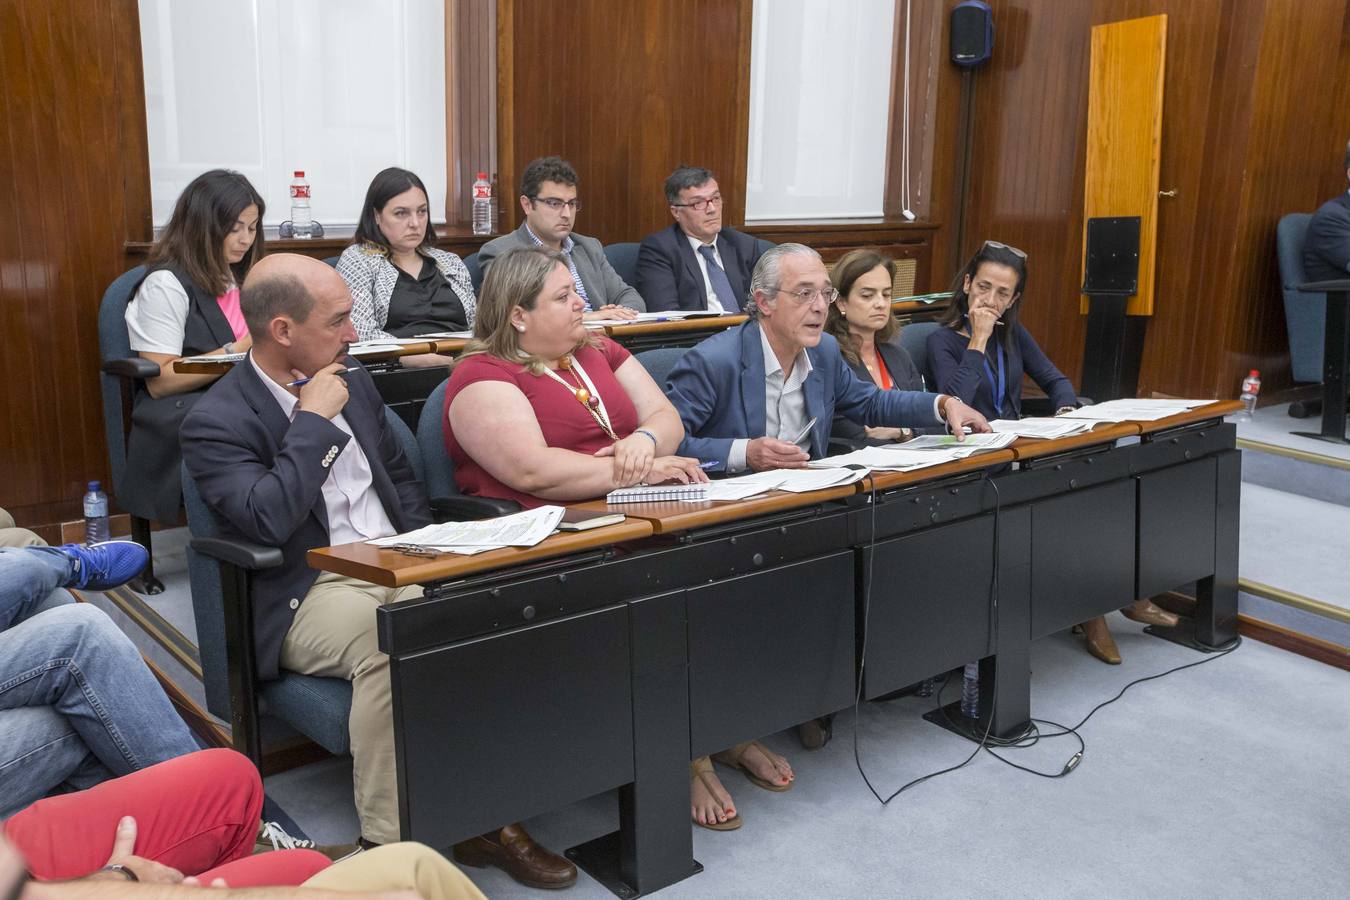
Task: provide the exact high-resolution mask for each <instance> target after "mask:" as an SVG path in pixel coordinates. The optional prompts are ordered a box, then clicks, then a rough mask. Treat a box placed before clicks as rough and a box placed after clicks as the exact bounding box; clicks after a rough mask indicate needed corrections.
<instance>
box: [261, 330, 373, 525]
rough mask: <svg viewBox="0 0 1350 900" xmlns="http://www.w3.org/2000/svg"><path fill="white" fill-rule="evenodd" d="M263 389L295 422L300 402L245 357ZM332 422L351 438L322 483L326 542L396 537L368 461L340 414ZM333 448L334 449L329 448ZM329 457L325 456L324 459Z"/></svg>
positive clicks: (339, 452)
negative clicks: (326, 531)
mask: <svg viewBox="0 0 1350 900" xmlns="http://www.w3.org/2000/svg"><path fill="white" fill-rule="evenodd" d="M248 361H249V364H250V365H252V366H253V369H254V371H255V372H257V373H258V377H259V378H261V379H262V383H263V384H265V385H267V390H268V391H269V392H271V394H272V396H273V397H274V398H276V401H277V403H278V404H279V405H280V406H281V411H282V412H283V413H285V414H286V418H287V419H289V420H291V421H292V422H294V421H295V408H296V406H298V405H299V403H300V399H299V398H298V397H296V396H295V395H294V394H292V393H291V392H290V391H288V390H286V388H284V387H282V386H281V385H279V384H277V383H276V382H275V381H273V380H272V376H270V375H268V374H267V373H266V372H264V371H263V370H262V367H261V366H259V365H258V364H257V362H255V361H254V359H253V353H252V352H250V353H249V355H248ZM332 422H333V424H334V425H336V426H337V427H338V428H340V429H342V430H343V431H344V432H346V433H347V435H348V436H349V437H350V438H351V440H349V441H348V442H347V446H345V447H343V448H341V450H339V451H338V453H337V454H336V459H334V460H333V461H332V463H331V465H330V466H329V469H328V477H327V478H326V479H324V482H323V505H324V508H325V509H326V510H327V512H328V541H329V543H331V544H333V545H337V544H350V543H353V542H354V541H368V540H371V539H372V538H380V537H388V536H389V535H391V534H396V533H397V532H396V530H395V528H394V523H393V522H391V521H389V516H388V515H387V514H386V513H385V511H384V504H383V503H381V502H380V495H379V494H377V493H376V492H375V481H374V478H373V477H372V475H371V470H370V460H369V459H367V458H366V454H365V451H364V450H362V449H361V444H360V442H359V441H357V440H356V435H354V434H352V429H351V426H350V425H348V424H347V420H346V419H345V418H344V417H343V415H342V413H338V414H337V415H336V416H333V419H332ZM333 449H337V448H333ZM328 458H329V457H325V459H328Z"/></svg>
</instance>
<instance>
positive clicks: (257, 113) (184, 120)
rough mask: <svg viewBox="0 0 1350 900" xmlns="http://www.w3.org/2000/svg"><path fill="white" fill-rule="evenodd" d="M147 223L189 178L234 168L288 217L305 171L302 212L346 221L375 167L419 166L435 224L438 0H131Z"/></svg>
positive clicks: (441, 82) (439, 172)
mask: <svg viewBox="0 0 1350 900" xmlns="http://www.w3.org/2000/svg"><path fill="white" fill-rule="evenodd" d="M140 18H141V52H142V57H143V61H144V64H145V102H146V124H147V128H148V132H149V145H150V183H151V197H152V203H153V209H154V220H155V225H156V226H157V227H158V226H161V225H163V224H165V223H166V222H168V220H169V216H170V215H171V214H172V212H173V205H174V202H175V201H176V200H177V199H178V195H179V193H180V192H181V191H182V189H183V188H184V187H185V186H186V185H187V183H188V182H189V181H191V180H192V179H193V178H195V177H196V176H197V175H199V174H201V173H202V172H204V171H206V170H207V169H213V168H227V169H235V170H237V171H240V172H242V173H243V174H244V175H245V176H247V177H248V179H249V181H251V182H253V185H254V187H256V188H257V189H258V192H259V193H260V194H262V197H263V200H264V201H265V202H266V204H267V214H266V216H265V219H264V224H265V225H270V226H275V225H276V224H277V223H279V222H281V221H283V220H285V219H288V218H290V194H289V191H288V186H289V184H290V180H291V175H292V173H293V172H294V171H295V170H297V169H303V170H304V172H305V176H306V178H307V179H308V180H309V183H310V185H311V188H312V191H313V200H312V207H313V215H314V218H315V219H316V220H317V221H319V222H322V223H323V225H324V226H325V227H326V228H328V229H329V230H330V231H331V230H333V229H335V228H336V229H342V228H344V227H346V228H347V229H350V226H352V225H354V224H355V223H356V220H357V218H358V217H359V215H360V211H361V203H362V201H363V200H364V199H365V193H366V188H367V187H368V186H369V185H370V179H371V178H372V177H373V176H374V175H375V173H376V172H378V171H380V170H381V169H383V168H385V167H386V166H403V167H404V168H407V169H411V170H412V171H414V172H416V173H417V174H418V175H419V176H421V178H422V180H423V182H425V183H426V186H427V192H428V194H429V195H430V196H429V198H428V199H429V200H430V203H431V211H432V217H433V219H434V220H435V221H439V222H443V221H445V215H444V209H443V207H444V204H445V178H446V165H445V25H444V21H445V12H444V4H443V3H442V2H441V0H382V2H378V3H371V2H368V0H140Z"/></svg>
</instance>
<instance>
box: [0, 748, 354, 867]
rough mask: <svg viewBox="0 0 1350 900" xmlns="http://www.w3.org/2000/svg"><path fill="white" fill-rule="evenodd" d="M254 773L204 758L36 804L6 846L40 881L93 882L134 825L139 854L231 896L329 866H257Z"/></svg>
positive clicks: (286, 861)
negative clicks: (231, 891) (215, 882)
mask: <svg viewBox="0 0 1350 900" xmlns="http://www.w3.org/2000/svg"><path fill="white" fill-rule="evenodd" d="M262 805H263V789H262V779H261V778H259V777H258V770H257V769H255V768H254V767H253V764H252V763H250V762H249V761H248V758H247V757H245V756H243V755H242V754H239V753H235V752H234V751H233V750H202V751H200V752H197V753H190V754H188V755H187V756H180V757H178V758H177V759H171V760H168V761H167V762H162V763H160V764H159V765H155V766H150V767H149V768H147V769H142V770H140V771H139V772H132V773H131V774H130V775H124V776H122V777H121V778H114V779H111V780H109V781H105V782H103V783H102V784H99V785H96V786H94V787H92V788H90V789H89V790H86V791H78V792H76V793H73V794H62V795H60V796H56V797H48V798H47V799H45V800H39V801H38V802H36V803H34V804H33V805H32V806H29V807H28V808H27V809H24V810H22V811H21V812H18V813H16V814H15V815H14V816H12V817H11V818H10V819H9V821H7V822H5V825H4V829H5V837H6V838H8V839H9V841H10V842H11V843H12V844H14V845H15V846H16V847H18V848H19V852H21V853H22V854H23V855H24V858H25V859H26V860H27V861H28V871H29V872H31V873H32V874H33V876H34V877H35V878H37V879H39V880H42V881H55V880H61V879H68V878H81V877H83V876H85V875H88V874H90V873H91V872H96V871H98V870H99V869H101V868H102V867H103V866H104V865H106V864H107V862H108V857H109V856H110V855H111V853H112V846H113V838H114V837H115V835H116V833H117V823H118V822H119V821H120V820H121V819H122V817H123V816H131V817H133V818H134V819H135V820H136V825H137V834H136V848H135V851H134V852H135V854H136V855H137V856H140V857H144V858H146V859H151V860H154V861H155V862H158V863H161V864H163V865H166V866H172V867H173V868H175V869H178V870H179V871H180V872H182V873H183V874H184V875H197V876H198V877H200V878H201V880H202V883H203V884H210V879H213V878H224V879H225V881H226V883H227V884H229V886H230V887H264V886H268V885H297V884H300V883H301V882H303V881H305V880H306V879H307V878H309V877H310V876H312V875H314V874H316V873H318V872H319V871H321V870H322V869H325V868H327V867H328V865H329V860H328V858H327V857H326V856H324V855H323V854H321V853H318V852H316V851H313V850H278V851H274V852H271V853H261V854H259V855H257V856H252V855H250V854H252V852H253V842H254V839H255V838H256V837H257V834H258V824H259V818H258V817H259V815H260V813H261V812H262Z"/></svg>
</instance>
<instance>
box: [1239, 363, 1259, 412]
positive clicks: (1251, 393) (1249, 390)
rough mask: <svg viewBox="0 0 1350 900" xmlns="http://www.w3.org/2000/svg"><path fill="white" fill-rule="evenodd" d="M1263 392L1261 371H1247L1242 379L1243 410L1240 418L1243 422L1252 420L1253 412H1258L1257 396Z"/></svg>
mask: <svg viewBox="0 0 1350 900" xmlns="http://www.w3.org/2000/svg"><path fill="white" fill-rule="evenodd" d="M1260 393H1261V373H1260V372H1258V371H1256V370H1255V369H1252V370H1251V371H1250V372H1248V373H1247V377H1246V378H1244V379H1242V412H1241V413H1239V414H1238V418H1239V419H1240V420H1242V421H1243V422H1250V421H1251V420H1252V413H1254V412H1256V398H1257V396H1258V395H1259V394H1260Z"/></svg>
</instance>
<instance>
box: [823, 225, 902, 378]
mask: <svg viewBox="0 0 1350 900" xmlns="http://www.w3.org/2000/svg"><path fill="white" fill-rule="evenodd" d="M878 266H881V267H882V268H884V269H885V270H886V274H887V275H889V276H890V279H891V282H892V283H894V282H895V260H893V259H891V258H890V257H889V256H886V255H885V254H884V253H878V252H877V251H875V250H869V249H867V248H862V249H860V250H850V251H849V252H848V253H845V254H844V255H843V256H841V257H840V258H839V262H837V263H835V264H834V270H833V271H832V272H830V281H831V282H833V283H834V289H835V290H836V291H838V292H839V299H838V300H836V301H835V302H833V303H831V304H830V309H829V312H827V313H826V315H825V330H826V331H828V332H829V333H830V334H832V335H834V339H835V340H837V341H838V342H839V350H840V352H842V353H843V354H844V358H845V359H847V360H848V361H849V362H850V363H852V364H853V365H855V366H856V365H857V364H858V362H859V361H860V360H859V356H858V339H857V338H856V337H854V335H853V333H852V332H850V331H849V330H848V319H847V318H846V317H845V316H844V314H843V313H842V312H841V311H840V310H839V304H840V302H844V303H847V302H848V292H849V291H851V290H853V283H854V282H855V281H857V280H858V279H859V278H861V277H862V276H864V275H866V274H867V273H868V272H870V271H872V270H873V269H875V268H877V267H878ZM899 330H900V323H899V322H898V321H897V320H896V318H895V316H891V317H890V318H889V319H887V320H886V324H885V325H883V326H882V327H881V329H880V330H879V331H877V334H876V341H877V343H881V342H882V341H889V340H890V339H891V338H893V337H895V335H896V332H898V331H899Z"/></svg>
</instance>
